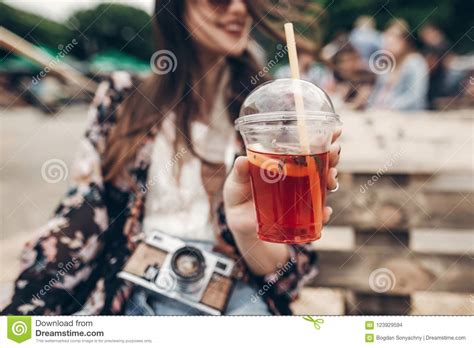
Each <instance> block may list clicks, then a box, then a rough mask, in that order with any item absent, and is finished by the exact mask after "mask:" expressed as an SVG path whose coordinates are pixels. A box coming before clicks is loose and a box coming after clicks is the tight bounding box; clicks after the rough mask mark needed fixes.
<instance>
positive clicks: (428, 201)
mask: <svg viewBox="0 0 474 348" xmlns="http://www.w3.org/2000/svg"><path fill="white" fill-rule="evenodd" d="M473 201H474V193H459V192H430V191H424V190H420V191H418V192H417V191H413V190H402V189H400V188H393V187H383V186H380V187H379V186H377V187H372V188H371V189H370V190H367V191H363V190H361V189H360V188H359V189H358V188H356V187H353V188H346V187H344V186H342V187H341V189H340V191H339V192H337V193H335V194H332V195H329V197H328V199H327V205H329V206H331V207H332V208H333V209H334V213H333V216H332V218H331V221H330V225H331V226H353V227H355V228H358V229H379V230H381V231H384V230H391V229H409V228H417V227H424V228H464V229H470V228H472V227H473V226H474V214H473V213H472V212H473V205H472V202H473Z"/></svg>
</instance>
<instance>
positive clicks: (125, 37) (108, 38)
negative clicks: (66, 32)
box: [66, 4, 154, 60]
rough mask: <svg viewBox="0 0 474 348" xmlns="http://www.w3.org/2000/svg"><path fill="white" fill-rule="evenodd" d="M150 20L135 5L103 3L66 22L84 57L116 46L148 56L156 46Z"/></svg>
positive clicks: (128, 51)
mask: <svg viewBox="0 0 474 348" xmlns="http://www.w3.org/2000/svg"><path fill="white" fill-rule="evenodd" d="M151 22H152V20H151V18H150V16H149V15H148V14H147V13H146V12H145V11H142V10H139V9H137V8H135V7H130V6H125V5H119V4H101V5H99V6H97V7H96V8H94V9H90V10H82V11H78V12H76V13H75V14H74V15H72V16H71V18H69V19H68V20H67V22H66V23H67V24H69V26H70V27H71V28H72V33H73V35H74V37H76V38H77V40H78V41H79V43H80V44H79V50H78V51H77V52H76V53H75V54H76V55H77V56H79V57H81V58H85V57H89V56H91V55H92V54H94V53H96V52H98V51H104V50H117V51H120V52H123V53H128V54H131V55H134V56H136V57H138V58H141V59H147V60H148V59H150V56H151V55H152V54H153V48H154V47H153V40H152V23H151Z"/></svg>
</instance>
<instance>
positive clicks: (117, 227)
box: [1, 72, 317, 315]
mask: <svg viewBox="0 0 474 348" xmlns="http://www.w3.org/2000/svg"><path fill="white" fill-rule="evenodd" d="M137 83H138V81H135V79H134V78H133V77H132V76H130V75H129V74H127V73H125V72H117V73H114V74H112V76H111V77H110V78H108V79H107V80H106V81H103V82H102V83H101V84H100V86H99V88H98V90H97V93H96V96H95V98H94V100H93V102H92V107H91V108H90V111H89V123H88V127H87V131H86V134H85V138H84V139H83V140H82V142H81V144H80V150H79V153H78V156H77V157H78V158H77V159H76V162H75V164H74V168H73V170H72V171H73V173H74V175H73V185H72V187H71V188H70V189H69V190H68V192H67V193H66V195H65V197H64V198H63V199H62V201H61V203H60V204H59V206H58V207H57V209H56V211H55V212H54V215H53V217H52V218H51V219H50V221H49V222H48V223H47V224H46V225H45V226H43V227H42V228H40V229H39V231H38V236H36V238H35V239H34V240H33V241H30V242H28V243H26V245H25V248H24V250H23V253H22V264H21V273H20V275H19V276H18V278H17V279H16V281H15V290H14V294H13V297H12V299H11V302H10V304H8V305H7V307H5V308H4V309H3V310H2V312H1V314H3V315H5V314H29V315H61V314H63V315H69V314H83V315H96V314H122V313H123V310H124V307H125V306H124V304H125V303H126V301H127V300H128V299H129V297H130V296H131V293H132V292H133V290H134V287H135V286H134V285H132V284H130V283H128V282H126V281H124V280H122V279H119V278H118V277H117V273H118V272H120V271H121V270H122V268H123V266H124V264H125V262H126V261H127V259H128V257H129V256H130V255H131V253H132V252H133V250H134V249H135V247H136V246H137V243H138V240H139V236H140V232H141V224H142V220H143V215H144V206H145V205H144V203H145V199H146V190H140V187H144V186H145V185H146V181H147V172H148V169H149V167H150V162H151V153H152V151H151V150H152V149H153V145H154V139H155V136H156V134H157V132H158V129H156V128H153V129H151V130H150V131H149V133H148V134H147V135H146V137H144V138H143V141H142V144H140V149H139V151H138V153H137V155H136V157H135V158H134V159H133V160H132V161H130V163H129V165H128V166H127V168H126V170H127V171H128V173H129V174H130V176H131V178H132V180H131V181H130V180H120V179H117V180H115V181H114V182H113V183H110V182H104V180H103V178H102V174H101V168H102V165H101V160H102V158H103V155H104V153H105V150H106V139H107V136H108V134H109V132H110V130H111V128H112V127H114V124H115V123H116V121H117V119H116V109H117V107H118V106H119V104H120V103H121V102H122V101H123V100H124V99H125V98H127V96H128V95H129V94H130V93H131V92H133V91H134V89H135V87H134V86H136V84H137ZM217 214H218V220H219V226H220V234H219V235H218V236H217V237H216V240H217V241H216V244H215V248H214V249H215V251H218V252H222V253H224V254H226V255H228V256H230V257H232V258H234V259H235V260H236V261H237V264H238V266H239V270H240V272H238V273H239V276H240V277H241V279H243V280H244V281H246V282H252V283H253V284H255V285H256V286H257V288H258V289H260V291H258V293H257V294H256V296H261V297H263V298H264V300H265V301H266V303H267V305H268V307H269V310H270V311H271V312H272V313H274V314H291V310H290V307H289V304H290V302H291V301H292V300H294V299H295V298H296V297H297V294H298V290H299V289H300V288H301V286H302V285H303V284H304V283H305V282H306V281H307V280H309V279H310V278H312V277H313V276H315V275H316V273H317V268H316V261H317V254H316V252H315V251H313V250H312V249H311V248H310V246H309V245H290V246H289V248H290V255H291V257H290V260H289V261H288V263H287V264H285V265H281V268H280V269H278V270H277V271H276V272H275V273H274V274H269V275H266V276H255V275H253V274H252V273H251V272H250V270H249V269H248V268H247V267H246V265H245V260H244V258H243V257H241V255H240V252H239V250H238V248H237V246H236V243H235V241H234V238H233V235H232V232H231V231H230V230H229V228H228V227H227V224H226V219H225V215H224V208H223V203H222V204H220V206H219V209H218V212H217Z"/></svg>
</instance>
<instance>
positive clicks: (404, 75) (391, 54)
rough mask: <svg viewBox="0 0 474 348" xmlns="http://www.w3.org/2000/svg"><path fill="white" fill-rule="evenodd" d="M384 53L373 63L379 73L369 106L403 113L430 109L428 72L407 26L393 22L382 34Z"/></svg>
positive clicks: (375, 58)
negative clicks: (428, 101) (428, 103)
mask: <svg viewBox="0 0 474 348" xmlns="http://www.w3.org/2000/svg"><path fill="white" fill-rule="evenodd" d="M382 42H383V45H382V48H383V50H385V52H381V55H380V56H378V57H374V59H373V60H371V64H370V69H371V70H372V71H373V72H374V73H376V74H378V77H377V81H376V83H375V86H374V90H373V92H372V95H371V96H370V98H369V107H370V108H375V109H391V110H400V111H416V110H423V109H425V108H426V107H427V96H428V82H429V70H428V65H427V63H426V61H425V59H424V58H423V56H422V55H421V54H420V53H419V52H418V51H417V49H416V46H415V39H414V38H413V35H412V34H411V32H410V30H409V27H408V24H407V23H406V22H405V21H404V20H402V19H394V20H393V21H391V22H390V23H389V24H388V26H387V29H386V30H385V31H384V33H383V41H382Z"/></svg>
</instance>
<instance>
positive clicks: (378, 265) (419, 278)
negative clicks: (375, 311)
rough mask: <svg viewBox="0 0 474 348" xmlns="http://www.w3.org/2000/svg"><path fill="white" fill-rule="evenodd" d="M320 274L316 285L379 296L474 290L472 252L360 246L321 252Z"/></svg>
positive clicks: (315, 281) (473, 259)
mask: <svg viewBox="0 0 474 348" xmlns="http://www.w3.org/2000/svg"><path fill="white" fill-rule="evenodd" d="M319 256H320V257H319V264H320V267H319V268H320V273H319V275H318V277H316V278H315V280H314V282H313V283H312V285H313V286H323V287H338V288H344V289H350V290H354V291H357V292H360V293H369V294H372V295H374V294H375V295H377V294H378V292H377V291H376V290H379V291H381V292H380V293H382V294H386V295H409V294H411V293H413V292H415V291H454V292H474V268H473V266H474V257H472V255H470V256H469V255H466V254H464V255H429V254H422V253H413V252H411V251H410V250H408V249H403V250H400V249H399V250H394V249H386V248H360V249H359V250H355V251H354V252H347V251H319Z"/></svg>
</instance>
